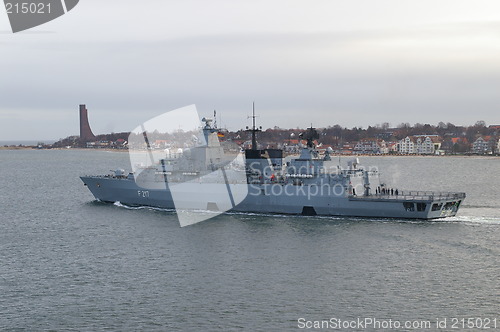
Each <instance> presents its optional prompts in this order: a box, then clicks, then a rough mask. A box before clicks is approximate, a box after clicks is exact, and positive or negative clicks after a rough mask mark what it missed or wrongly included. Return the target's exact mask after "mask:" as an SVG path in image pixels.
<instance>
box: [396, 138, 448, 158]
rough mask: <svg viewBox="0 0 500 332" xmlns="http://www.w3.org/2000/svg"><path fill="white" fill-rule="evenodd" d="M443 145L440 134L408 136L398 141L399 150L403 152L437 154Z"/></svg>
mask: <svg viewBox="0 0 500 332" xmlns="http://www.w3.org/2000/svg"><path fill="white" fill-rule="evenodd" d="M440 147H441V142H440V139H439V137H438V136H435V135H433V136H406V137H405V138H403V139H402V140H401V141H399V143H398V147H397V148H398V152H399V153H403V154H435V153H436V151H437V150H439V148H440Z"/></svg>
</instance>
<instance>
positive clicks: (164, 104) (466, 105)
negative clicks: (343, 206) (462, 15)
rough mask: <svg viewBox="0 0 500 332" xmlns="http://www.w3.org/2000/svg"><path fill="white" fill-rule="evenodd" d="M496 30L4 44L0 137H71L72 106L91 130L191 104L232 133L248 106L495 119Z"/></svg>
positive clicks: (382, 118)
mask: <svg viewBox="0 0 500 332" xmlns="http://www.w3.org/2000/svg"><path fill="white" fill-rule="evenodd" d="M498 25H499V24H498V23H497V22H489V23H480V24H471V23H464V24H453V25H440V26H430V27H425V28H414V29H399V30H398V29H381V30H368V31H367V30H359V31H346V32H329V33H326V32H325V33H321V32H320V33H274V34H271V33H266V34H264V33H243V34H241V33H240V34H216V35H204V36H195V37H184V38H176V39H164V40H151V41H121V42H109V41H100V42H69V41H64V42H58V41H54V40H51V42H49V43H44V42H42V41H40V42H36V41H35V42H30V43H25V44H23V43H20V42H15V43H10V44H9V46H8V47H5V48H4V46H2V48H3V49H2V55H1V57H2V61H1V62H0V70H1V72H2V76H3V78H2V79H0V91H1V93H2V96H1V99H0V119H3V120H2V123H3V124H7V125H5V128H2V135H0V138H2V139H9V138H11V137H13V136H15V135H17V134H18V133H19V134H21V133H22V135H32V134H33V132H34V131H33V128H30V126H29V125H28V126H26V130H24V131H23V129H22V128H21V129H12V128H15V126H12V123H14V121H19V119H16V120H14V118H12V116H11V117H6V116H3V117H2V113H4V114H7V113H6V112H7V111H10V112H12V111H15V112H17V113H18V114H23V115H26V116H27V117H25V116H20V118H21V117H23V118H24V119H26V118H28V119H29V117H34V114H39V113H43V114H52V116H48V117H47V123H46V125H45V126H44V127H45V129H46V130H47V131H46V132H47V134H46V135H44V136H43V137H51V138H59V137H62V136H67V135H70V134H77V133H78V131H77V130H78V125H77V106H78V104H79V103H86V104H87V105H88V107H89V109H90V120H91V122H92V126H93V128H94V131H95V132H97V133H100V132H102V133H103V132H108V131H110V130H113V131H125V130H130V129H131V128H133V127H135V126H136V125H137V123H141V122H143V121H144V120H145V119H147V118H149V117H153V116H155V115H157V114H159V113H161V112H165V111H169V110H172V109H175V108H178V107H182V106H185V105H189V104H192V103H195V104H197V106H198V110H199V111H200V113H202V114H203V113H205V114H210V113H211V112H212V110H213V109H214V108H216V109H217V110H219V114H221V115H222V117H223V122H225V123H226V124H227V125H228V126H229V127H230V128H231V129H238V128H241V127H244V126H245V125H246V123H245V118H246V115H247V114H248V113H249V112H250V107H251V102H252V101H253V100H255V101H256V102H257V106H258V111H259V112H260V113H261V115H262V116H261V118H260V119H259V121H261V123H262V125H263V126H265V127H272V126H274V125H278V126H280V127H296V126H307V125H309V124H310V122H314V123H315V125H317V126H327V125H334V124H337V123H339V124H341V125H345V126H367V125H369V124H375V123H381V122H386V121H387V122H391V123H393V124H397V123H399V122H412V123H414V122H429V123H437V122H438V121H451V122H455V123H473V122H475V121H476V120H478V119H483V120H485V121H487V122H495V121H496V113H497V108H498V105H499V101H500V97H499V96H498V95H497V93H496V92H497V91H499V88H500V66H499V64H497V61H496V59H498V56H499V55H500V54H499V53H500V50H499V49H498V48H497V46H495V45H499V44H500V43H498V37H497V35H496V34H494V32H495V31H497V29H498ZM478 36H481V37H482V38H486V42H485V41H481V38H478ZM51 38H52V37H51ZM493 42H497V43H496V44H495V43H493ZM471 45H472V46H474V48H472V49H470V47H471ZM46 112H50V113H46ZM42 119H43V117H42ZM58 119H73V120H72V121H74V122H73V127H68V125H67V124H66V125H62V126H60V125H58V126H55V125H54V123H58V124H60V121H59V120H58ZM54 121H55V122H54ZM3 124H2V127H3V126H4V125H3ZM39 124H40V121H37V123H32V125H39ZM36 133H37V135H42V134H43V132H41V131H40V130H37V131H36ZM47 135H48V136H47ZM23 137H24V136H23ZM28 138H30V139H31V138H35V137H28Z"/></svg>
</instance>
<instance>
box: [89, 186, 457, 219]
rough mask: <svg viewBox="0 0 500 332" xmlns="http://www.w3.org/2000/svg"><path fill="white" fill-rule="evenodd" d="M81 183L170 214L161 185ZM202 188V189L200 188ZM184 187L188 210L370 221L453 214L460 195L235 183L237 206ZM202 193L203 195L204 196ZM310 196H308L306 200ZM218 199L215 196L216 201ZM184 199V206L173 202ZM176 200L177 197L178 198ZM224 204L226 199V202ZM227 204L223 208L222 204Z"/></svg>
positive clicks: (218, 189) (220, 189)
mask: <svg viewBox="0 0 500 332" xmlns="http://www.w3.org/2000/svg"><path fill="white" fill-rule="evenodd" d="M81 179H82V181H83V182H84V184H85V185H86V186H87V187H88V188H89V190H90V191H91V192H92V194H93V195H94V197H95V198H96V199H98V200H100V201H103V202H120V203H122V204H125V205H131V206H151V207H159V208H168V209H174V208H175V207H176V206H175V205H174V200H173V198H172V193H171V192H170V190H169V189H168V185H167V184H166V183H160V184H158V187H157V188H150V187H149V188H147V189H145V188H142V187H140V186H138V185H137V183H136V181H134V179H133V178H132V179H131V178H127V177H115V176H83V177H81ZM202 186H203V187H202ZM211 186H212V187H207V186H206V184H196V183H193V184H190V185H188V186H184V187H183V189H182V190H184V191H185V192H184V193H183V194H184V195H182V194H181V195H179V193H178V192H177V196H176V197H177V198H176V200H175V201H176V203H177V204H178V205H179V206H184V207H186V206H189V208H190V209H193V210H221V211H226V210H229V211H236V212H256V213H278V214H303V215H324V216H352V217H371V218H404V219H436V218H444V217H450V216H454V215H456V213H457V211H458V208H459V206H460V205H461V203H462V201H463V199H464V198H465V194H463V193H436V192H402V193H401V194H400V195H389V194H387V195H370V196H356V195H352V194H351V195H348V194H345V195H335V194H332V193H318V188H314V186H303V187H304V188H298V187H297V186H295V185H293V184H238V185H236V186H247V189H245V191H248V195H246V197H245V198H244V199H243V200H242V201H241V202H239V203H235V202H234V200H233V199H231V200H230V202H231V205H230V206H219V205H220V203H219V205H217V203H216V202H223V201H224V197H222V196H223V195H227V185H225V184H212V185H211ZM207 193H208V194H207ZM311 193H313V194H314V195H311ZM218 195H220V196H221V197H218ZM179 197H185V198H186V201H185V202H182V201H179ZM181 199H182V198H181ZM226 201H228V200H227V198H226ZM228 204H229V203H228Z"/></svg>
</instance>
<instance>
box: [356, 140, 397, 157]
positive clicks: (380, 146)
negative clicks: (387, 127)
mask: <svg viewBox="0 0 500 332" xmlns="http://www.w3.org/2000/svg"><path fill="white" fill-rule="evenodd" d="M353 152H354V153H362V154H366V153H368V154H386V153H389V149H388V148H387V144H386V143H385V141H384V140H363V141H359V142H358V143H356V145H355V146H354V149H353Z"/></svg>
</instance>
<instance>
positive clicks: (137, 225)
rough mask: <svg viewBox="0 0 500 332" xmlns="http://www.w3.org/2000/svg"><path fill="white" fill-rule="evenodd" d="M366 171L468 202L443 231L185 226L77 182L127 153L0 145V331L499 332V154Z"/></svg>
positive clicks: (435, 227) (304, 223)
mask: <svg viewBox="0 0 500 332" xmlns="http://www.w3.org/2000/svg"><path fill="white" fill-rule="evenodd" d="M346 161H347V160H344V159H343V160H342V161H341V162H342V163H344V162H346ZM361 163H362V164H364V165H367V166H378V167H379V170H380V172H381V173H382V175H381V177H382V180H383V182H385V183H387V185H388V186H390V187H393V188H394V189H396V188H398V189H400V190H402V189H405V190H407V189H415V190H440V191H465V192H466V193H467V198H466V200H465V201H464V203H463V205H462V206H461V208H460V210H459V213H458V215H457V216H456V217H453V218H447V219H443V220H439V221H411V220H409V221H408V220H389V219H387V220H384V219H375V220H373V219H363V218H339V217H304V216H284V215H259V214H244V213H227V214H223V215H220V216H217V217H215V218H213V219H210V220H208V221H204V222H202V223H199V224H196V225H193V226H189V227H184V228H181V227H179V223H178V221H177V218H176V215H175V212H174V211H171V210H161V209H152V208H127V207H125V206H123V205H121V204H105V203H100V202H96V201H95V200H94V198H93V196H92V195H91V194H90V192H89V191H88V189H87V188H86V187H84V186H83V183H82V182H81V181H80V179H79V176H81V175H88V174H105V173H109V171H110V170H113V169H116V168H125V169H130V165H129V164H128V155H127V153H123V152H122V153H120V152H106V151H93V150H79V151H77V150H16V151H8V150H0V170H1V175H0V269H1V270H0V271H1V272H0V294H1V296H0V328H1V329H4V330H20V331H22V330H34V331H39V330H57V331H61V330H75V331H81V330H87V331H98V330H113V331H137V330H146V331H154V330H157V331H242V330H244V331H290V330H300V329H301V328H307V327H309V326H313V327H314V326H318V325H314V324H323V326H322V327H325V328H326V327H328V328H332V329H335V328H336V327H342V324H351V325H349V327H348V328H344V330H352V329H356V330H364V329H367V330H369V329H370V328H372V329H373V328H380V329H384V328H385V329H389V328H390V326H389V325H388V324H392V326H395V324H400V325H399V326H400V327H399V328H395V330H409V328H404V324H408V323H410V324H413V325H414V327H416V326H418V327H424V328H426V329H427V330H436V329H437V328H438V327H439V325H438V324H441V329H442V330H452V329H453V328H454V327H462V325H461V324H467V323H468V322H469V323H470V321H467V319H469V318H473V319H474V321H473V324H476V325H474V327H477V326H478V324H479V323H481V324H483V325H484V324H486V323H487V322H489V323H488V324H489V326H490V327H493V323H494V320H496V321H495V324H496V326H497V328H500V300H499V298H500V282H499V280H500V247H499V243H500V209H499V203H500V189H499V185H500V177H499V173H500V159H498V158H482V157H467V158H465V157H362V158H361ZM463 319H465V320H463ZM370 321H371V322H372V324H377V323H378V324H380V325H379V326H375V325H366V324H367V323H370ZM359 322H361V326H360V325H359ZM443 323H444V325H443ZM335 324H336V325H335ZM339 324H340V325H339ZM352 324H358V325H352ZM363 324H364V325H363ZM382 324H386V325H382ZM401 324H403V325H401ZM427 324H431V325H429V326H428V325H427ZM453 324H455V325H453ZM345 326H346V325H345ZM345 326H344V327H345ZM427 327H429V328H427Z"/></svg>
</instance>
